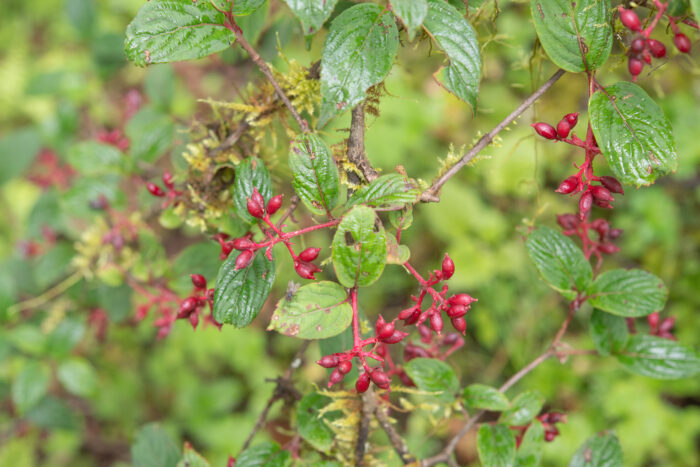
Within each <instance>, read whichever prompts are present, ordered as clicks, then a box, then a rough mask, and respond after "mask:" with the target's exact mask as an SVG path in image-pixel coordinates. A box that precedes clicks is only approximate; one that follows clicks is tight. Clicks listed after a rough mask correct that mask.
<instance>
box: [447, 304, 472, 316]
mask: <svg viewBox="0 0 700 467" xmlns="http://www.w3.org/2000/svg"><path fill="white" fill-rule="evenodd" d="M466 314H467V307H465V306H464V305H452V306H451V307H449V308H448V309H447V316H449V317H450V318H461V317H462V316H464V315H466Z"/></svg>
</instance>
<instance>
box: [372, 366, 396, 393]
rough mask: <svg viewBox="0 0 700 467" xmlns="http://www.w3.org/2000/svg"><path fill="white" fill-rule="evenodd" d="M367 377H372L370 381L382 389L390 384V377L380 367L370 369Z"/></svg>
mask: <svg viewBox="0 0 700 467" xmlns="http://www.w3.org/2000/svg"><path fill="white" fill-rule="evenodd" d="M369 377H370V378H371V379H372V382H373V383H374V384H376V385H377V386H379V387H380V388H382V389H388V388H389V386H390V385H391V378H389V376H388V375H387V374H386V373H384V370H382V369H381V368H375V369H374V370H372V373H370V375H369Z"/></svg>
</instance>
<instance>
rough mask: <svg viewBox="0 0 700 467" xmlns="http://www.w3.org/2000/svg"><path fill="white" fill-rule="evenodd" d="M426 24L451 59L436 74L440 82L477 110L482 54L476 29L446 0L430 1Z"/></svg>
mask: <svg viewBox="0 0 700 467" xmlns="http://www.w3.org/2000/svg"><path fill="white" fill-rule="evenodd" d="M423 27H424V28H425V29H426V30H427V31H428V32H429V33H430V35H431V36H432V37H433V38H434V39H435V42H437V44H438V46H439V47H440V48H441V49H442V50H443V51H444V52H445V54H447V58H448V59H449V63H448V64H447V66H445V67H443V68H441V69H440V70H439V71H438V72H437V73H436V74H435V76H436V78H437V80H438V82H440V83H441V84H442V85H443V86H445V88H446V89H447V90H448V91H450V92H451V93H452V94H454V95H455V96H457V97H459V98H460V99H462V100H463V101H464V102H466V103H468V104H469V105H470V106H471V107H472V109H476V98H477V96H478V95H479V81H480V80H481V53H480V52H479V42H478V41H477V40H476V32H474V28H473V27H472V25H471V24H469V22H468V21H467V20H466V19H465V18H464V16H463V15H462V14H460V13H459V11H457V9H455V7H453V6H452V5H450V4H448V3H446V2H445V1H444V0H428V16H426V18H425V21H424V22H423Z"/></svg>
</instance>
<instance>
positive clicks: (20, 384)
mask: <svg viewBox="0 0 700 467" xmlns="http://www.w3.org/2000/svg"><path fill="white" fill-rule="evenodd" d="M49 379H50V375H49V369H48V368H47V367H46V366H44V365H41V364H39V363H37V362H30V363H28V364H27V365H26V366H25V367H24V368H22V371H20V372H19V374H18V375H17V377H16V378H15V379H14V381H13V382H12V390H11V394H12V403H13V404H14V405H15V407H16V409H17V410H18V411H19V413H24V412H26V411H27V410H29V409H31V408H32V407H34V406H35V405H36V404H37V403H38V402H39V401H40V400H41V399H42V398H43V397H44V396H45V395H46V392H47V391H48V389H49Z"/></svg>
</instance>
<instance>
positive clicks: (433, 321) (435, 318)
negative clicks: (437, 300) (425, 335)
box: [430, 312, 442, 334]
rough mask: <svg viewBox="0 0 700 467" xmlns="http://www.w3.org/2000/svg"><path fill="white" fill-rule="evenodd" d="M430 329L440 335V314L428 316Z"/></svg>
mask: <svg viewBox="0 0 700 467" xmlns="http://www.w3.org/2000/svg"><path fill="white" fill-rule="evenodd" d="M430 327H431V328H433V331H435V332H437V333H438V334H440V333H442V314H441V313H440V312H437V313H433V314H432V315H430Z"/></svg>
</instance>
